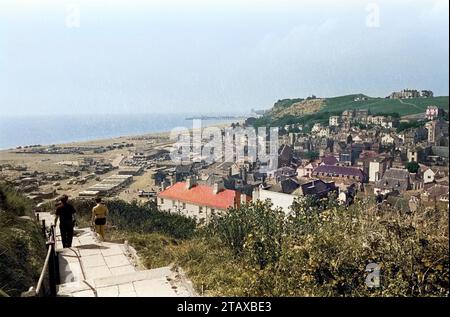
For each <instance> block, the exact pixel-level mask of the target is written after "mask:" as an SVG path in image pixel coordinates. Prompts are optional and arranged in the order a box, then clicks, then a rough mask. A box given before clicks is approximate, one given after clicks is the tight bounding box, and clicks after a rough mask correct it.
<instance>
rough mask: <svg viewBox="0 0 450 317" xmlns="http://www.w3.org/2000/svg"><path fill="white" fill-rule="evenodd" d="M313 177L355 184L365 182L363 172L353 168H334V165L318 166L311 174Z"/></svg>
mask: <svg viewBox="0 0 450 317" xmlns="http://www.w3.org/2000/svg"><path fill="white" fill-rule="evenodd" d="M312 176H313V177H317V178H322V177H329V178H334V179H338V180H352V181H357V182H361V183H363V182H365V181H366V177H365V175H364V172H363V171H362V170H361V169H359V168H355V167H347V166H336V165H320V166H318V167H317V168H316V169H315V170H314V171H313V173H312Z"/></svg>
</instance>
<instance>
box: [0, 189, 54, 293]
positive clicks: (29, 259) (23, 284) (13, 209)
mask: <svg viewBox="0 0 450 317" xmlns="http://www.w3.org/2000/svg"><path fill="white" fill-rule="evenodd" d="M20 216H28V217H30V218H31V220H30V219H22V218H19V217H20ZM33 219H34V215H33V213H32V204H31V202H30V201H29V200H28V199H26V198H25V197H23V196H22V195H21V194H20V193H19V192H17V191H16V190H14V189H13V188H11V187H9V186H7V185H5V184H0V291H2V292H3V293H4V294H6V295H9V296H20V294H21V293H22V292H24V291H26V290H28V288H29V287H30V286H34V285H36V282H37V280H38V278H39V275H40V273H41V269H42V266H43V264H44V259H45V255H46V247H45V239H44V237H43V235H42V232H41V228H40V227H39V225H38V224H37V223H36V222H35V221H33Z"/></svg>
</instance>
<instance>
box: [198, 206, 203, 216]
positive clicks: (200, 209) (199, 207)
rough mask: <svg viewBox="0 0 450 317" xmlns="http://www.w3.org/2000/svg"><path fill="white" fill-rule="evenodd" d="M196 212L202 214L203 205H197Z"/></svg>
mask: <svg viewBox="0 0 450 317" xmlns="http://www.w3.org/2000/svg"><path fill="white" fill-rule="evenodd" d="M198 213H199V214H202V213H203V207H202V206H198Z"/></svg>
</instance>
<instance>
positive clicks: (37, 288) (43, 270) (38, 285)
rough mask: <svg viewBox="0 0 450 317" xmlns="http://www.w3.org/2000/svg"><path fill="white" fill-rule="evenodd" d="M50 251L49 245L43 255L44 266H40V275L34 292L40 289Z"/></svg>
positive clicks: (37, 292)
mask: <svg viewBox="0 0 450 317" xmlns="http://www.w3.org/2000/svg"><path fill="white" fill-rule="evenodd" d="M51 253H52V248H51V247H49V248H48V251H47V256H46V257H45V262H44V266H43V267H42V271H41V275H40V276H39V280H38V283H37V285H36V290H35V293H36V294H39V291H40V290H41V286H42V282H43V281H44V275H45V273H46V271H47V268H48V263H49V260H50V254H51Z"/></svg>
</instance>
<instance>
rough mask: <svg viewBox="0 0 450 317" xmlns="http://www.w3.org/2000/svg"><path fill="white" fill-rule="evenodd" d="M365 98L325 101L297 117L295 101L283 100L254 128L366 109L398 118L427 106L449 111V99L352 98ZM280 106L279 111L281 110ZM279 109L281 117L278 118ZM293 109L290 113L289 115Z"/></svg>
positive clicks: (351, 97)
mask: <svg viewBox="0 0 450 317" xmlns="http://www.w3.org/2000/svg"><path fill="white" fill-rule="evenodd" d="M361 96H365V95H362V94H353V95H345V96H339V97H332V98H325V99H324V102H323V105H322V106H321V108H320V110H318V111H317V112H313V113H308V114H307V113H305V114H304V115H298V111H296V109H294V108H295V105H296V103H297V101H298V99H283V100H282V102H281V101H278V102H277V103H275V105H274V108H273V111H271V112H269V113H267V114H266V115H264V117H262V118H259V119H258V120H257V121H256V124H255V126H264V125H272V126H283V125H286V124H293V123H299V124H308V125H312V124H313V123H315V122H323V123H325V122H327V120H328V117H329V116H330V115H338V114H340V113H342V111H344V110H347V109H369V110H370V111H371V112H372V113H373V114H378V113H398V114H399V115H400V116H406V115H411V114H418V113H423V112H425V110H426V108H427V106H430V105H436V106H438V107H440V108H443V109H445V110H446V111H448V110H449V103H448V96H438V97H433V98H413V99H405V100H400V99H386V98H373V97H368V96H365V97H367V98H368V99H367V100H361V101H355V100H354V99H355V97H361ZM280 105H282V107H281V106H280ZM280 108H281V109H282V114H283V116H282V117H280V116H279V115H277V114H279V113H280ZM290 108H292V111H290Z"/></svg>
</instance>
